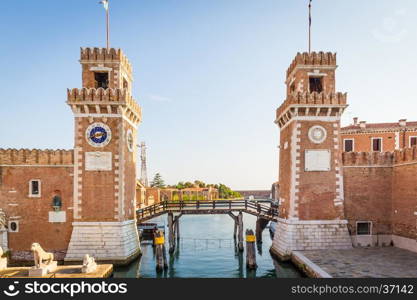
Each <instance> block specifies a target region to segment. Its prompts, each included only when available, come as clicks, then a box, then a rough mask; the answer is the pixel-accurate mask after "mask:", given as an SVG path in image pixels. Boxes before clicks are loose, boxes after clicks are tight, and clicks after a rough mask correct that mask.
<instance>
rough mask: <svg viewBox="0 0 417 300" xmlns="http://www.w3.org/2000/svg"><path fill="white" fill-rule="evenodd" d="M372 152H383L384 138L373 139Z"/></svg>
mask: <svg viewBox="0 0 417 300" xmlns="http://www.w3.org/2000/svg"><path fill="white" fill-rule="evenodd" d="M372 151H376V152H381V151H382V138H372Z"/></svg>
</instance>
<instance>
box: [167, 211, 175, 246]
mask: <svg viewBox="0 0 417 300" xmlns="http://www.w3.org/2000/svg"><path fill="white" fill-rule="evenodd" d="M168 242H169V253H173V252H174V250H175V232H174V214H173V213H168Z"/></svg>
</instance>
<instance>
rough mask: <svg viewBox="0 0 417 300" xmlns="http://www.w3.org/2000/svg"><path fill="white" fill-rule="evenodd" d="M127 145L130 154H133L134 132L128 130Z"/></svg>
mask: <svg viewBox="0 0 417 300" xmlns="http://www.w3.org/2000/svg"><path fill="white" fill-rule="evenodd" d="M126 143H127V148H128V149H129V151H130V152H133V143H134V141H133V133H132V130H130V129H129V130H128V131H127V132H126Z"/></svg>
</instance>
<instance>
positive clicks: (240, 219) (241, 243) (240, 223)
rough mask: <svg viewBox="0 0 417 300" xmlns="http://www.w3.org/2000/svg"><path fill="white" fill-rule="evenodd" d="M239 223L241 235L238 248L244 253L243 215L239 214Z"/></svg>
mask: <svg viewBox="0 0 417 300" xmlns="http://www.w3.org/2000/svg"><path fill="white" fill-rule="evenodd" d="M237 218H238V222H239V235H238V247H239V251H241V252H242V251H243V214H242V212H239V215H238V217H237Z"/></svg>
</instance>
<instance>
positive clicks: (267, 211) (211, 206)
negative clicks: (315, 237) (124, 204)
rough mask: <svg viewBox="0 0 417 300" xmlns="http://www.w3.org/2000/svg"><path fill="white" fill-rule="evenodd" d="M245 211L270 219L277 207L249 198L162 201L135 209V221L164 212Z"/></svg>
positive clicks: (219, 212) (192, 213) (142, 220)
mask: <svg viewBox="0 0 417 300" xmlns="http://www.w3.org/2000/svg"><path fill="white" fill-rule="evenodd" d="M233 212H238V213H239V212H245V213H248V214H251V215H253V216H256V217H258V218H262V219H265V220H268V221H272V220H274V219H276V218H277V217H278V210H277V208H273V207H271V205H268V204H264V203H262V204H261V203H255V202H254V201H251V200H214V201H162V202H161V203H158V204H154V205H151V206H147V207H145V208H142V209H138V210H137V211H136V216H137V222H138V223H142V222H145V221H147V220H150V219H152V218H155V217H158V216H160V215H163V214H165V213H181V214H184V215H200V214H230V213H233Z"/></svg>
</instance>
